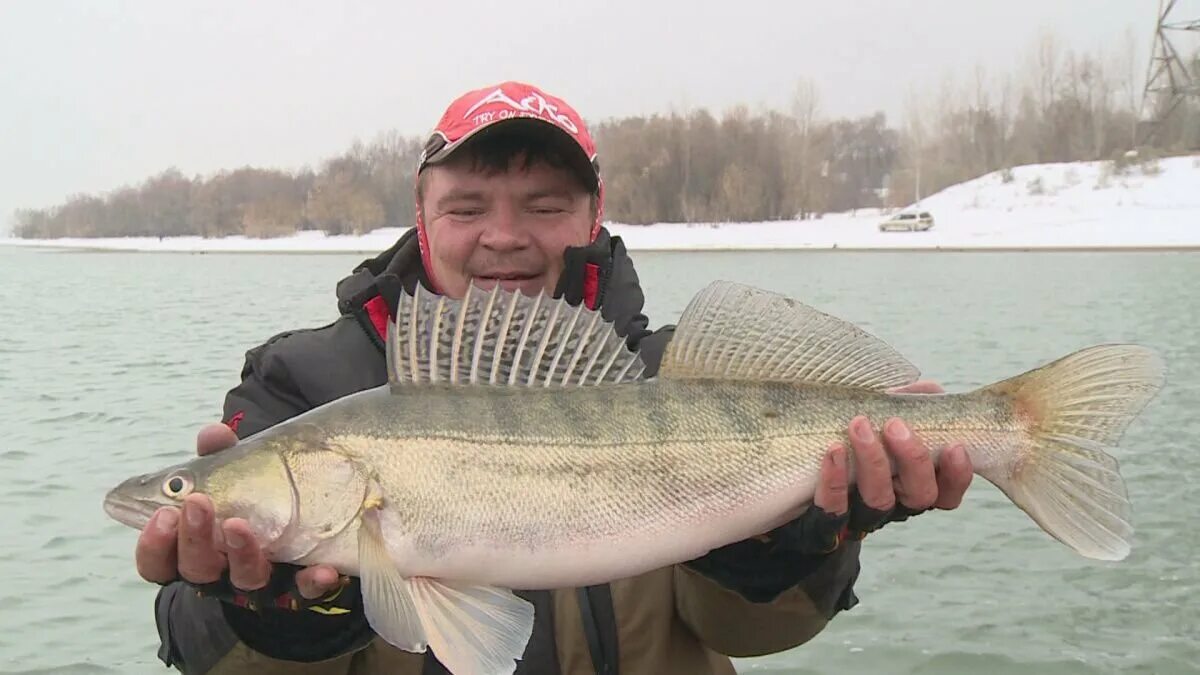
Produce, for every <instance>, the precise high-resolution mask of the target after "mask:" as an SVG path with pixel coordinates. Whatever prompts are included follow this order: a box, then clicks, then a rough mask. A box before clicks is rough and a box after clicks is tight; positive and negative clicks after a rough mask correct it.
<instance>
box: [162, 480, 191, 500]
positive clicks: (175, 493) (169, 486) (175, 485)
mask: <svg viewBox="0 0 1200 675" xmlns="http://www.w3.org/2000/svg"><path fill="white" fill-rule="evenodd" d="M162 490H163V494H165V495H166V496H168V497H171V498H173V499H180V498H182V497H183V496H184V495H186V494H187V493H189V492H191V491H192V481H190V480H188V479H187V478H184V477H183V476H171V477H170V478H168V479H167V482H165V483H163V488H162Z"/></svg>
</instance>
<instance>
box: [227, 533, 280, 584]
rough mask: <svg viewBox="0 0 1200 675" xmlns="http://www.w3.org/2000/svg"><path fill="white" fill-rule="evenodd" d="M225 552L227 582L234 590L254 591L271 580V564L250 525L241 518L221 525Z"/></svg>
mask: <svg viewBox="0 0 1200 675" xmlns="http://www.w3.org/2000/svg"><path fill="white" fill-rule="evenodd" d="M221 530H222V535H223V536H222V538H223V539H224V541H225V552H226V554H227V555H228V556H229V581H230V583H232V584H233V586H234V588H239V589H241V590H243V591H256V590H258V589H260V588H262V587H263V586H266V585H267V582H268V581H270V580H271V562H270V561H269V560H267V556H266V555H265V554H264V553H263V551H262V547H261V546H259V544H258V540H257V539H255V538H254V533H253V532H251V531H250V525H249V524H248V523H247V522H246V521H245V520H243V519H241V518H230V519H229V520H226V521H225V522H224V523H222V524H221Z"/></svg>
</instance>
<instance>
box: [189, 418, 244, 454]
mask: <svg viewBox="0 0 1200 675" xmlns="http://www.w3.org/2000/svg"><path fill="white" fill-rule="evenodd" d="M237 442H238V437H237V434H236V433H234V431H233V429H230V428H229V427H227V426H225V425H224V424H221V423H220V422H216V423H213V424H206V425H204V426H203V427H201V428H200V432H199V433H197V434H196V454H198V455H211V454H212V453H214V452H217V451H220V450H224V449H225V448H229V447H232V446H234V445H236V444H237Z"/></svg>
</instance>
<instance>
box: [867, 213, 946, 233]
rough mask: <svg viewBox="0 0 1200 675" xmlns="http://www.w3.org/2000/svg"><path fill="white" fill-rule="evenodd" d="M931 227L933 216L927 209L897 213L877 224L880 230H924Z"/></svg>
mask: <svg viewBox="0 0 1200 675" xmlns="http://www.w3.org/2000/svg"><path fill="white" fill-rule="evenodd" d="M931 227H933V216H931V215H929V212H928V211H921V212H920V213H897V214H896V215H894V216H892V217H891V218H888V219H887V220H885V221H883V222H882V223H880V224H879V231H880V232H924V231H926V230H928V229H929V228H931Z"/></svg>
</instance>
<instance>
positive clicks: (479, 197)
mask: <svg viewBox="0 0 1200 675" xmlns="http://www.w3.org/2000/svg"><path fill="white" fill-rule="evenodd" d="M483 200H484V195H483V192H482V191H481V190H464V189H462V188H453V189H451V190H450V191H449V192H447V193H446V194H444V195H442V196H441V198H440V199H438V200H437V207H438V209H439V210H441V209H442V208H445V206H446V205H447V204H452V203H454V202H481V201H483Z"/></svg>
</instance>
